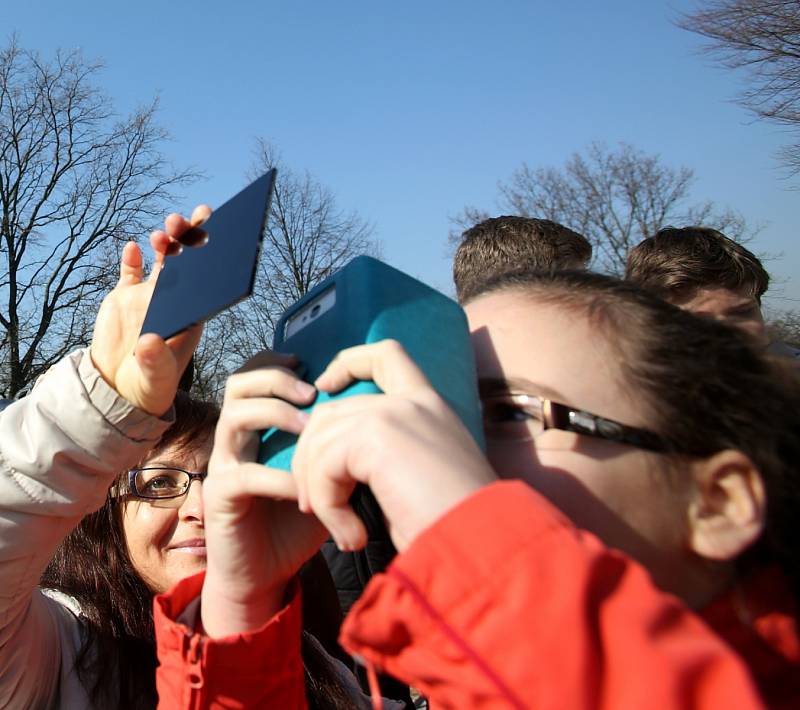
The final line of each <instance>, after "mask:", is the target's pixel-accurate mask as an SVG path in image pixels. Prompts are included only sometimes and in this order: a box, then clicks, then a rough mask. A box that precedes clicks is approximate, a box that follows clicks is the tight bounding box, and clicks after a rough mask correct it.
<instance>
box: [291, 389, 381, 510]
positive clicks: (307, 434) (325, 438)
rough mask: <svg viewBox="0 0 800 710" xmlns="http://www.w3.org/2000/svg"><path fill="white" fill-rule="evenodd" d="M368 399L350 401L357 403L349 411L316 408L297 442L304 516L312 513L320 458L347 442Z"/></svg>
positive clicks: (294, 462)
mask: <svg viewBox="0 0 800 710" xmlns="http://www.w3.org/2000/svg"><path fill="white" fill-rule="evenodd" d="M378 397H380V398H383V399H385V397H384V396H382V395H381V396H374V398H375V399H377V398H378ZM366 399H369V396H368V395H365V396H364V397H351V398H348V400H354V402H353V403H352V404H351V403H350V402H348V404H350V405H351V406H350V407H349V408H348V409H345V408H343V407H339V406H335V405H339V404H344V402H326V403H325V404H322V405H318V406H316V407H314V410H313V411H312V413H311V417H310V418H309V421H308V423H307V424H306V426H305V427H304V429H303V433H302V434H301V435H300V438H299V439H298V441H297V446H296V448H295V452H294V456H293V457H292V472H293V473H294V474H295V476H296V478H297V489H298V496H297V503H298V507H299V508H300V510H301V511H303V512H304V513H308V512H310V510H311V507H310V497H309V488H310V486H311V482H310V476H311V475H312V474H313V472H314V470H315V467H316V466H317V464H318V462H319V461H320V458H321V457H327V456H328V454H327V451H328V450H329V449H331V450H332V449H333V447H334V446H335V445H336V444H337V443H339V442H340V441H344V440H345V437H346V436H347V435H348V434H349V432H350V431H351V430H352V429H353V427H354V425H353V423H352V422H353V421H354V420H353V416H351V415H357V414H360V413H361V411H363V409H365V408H366V403H363V400H366ZM359 404H362V406H361V407H359ZM356 421H363V420H356ZM356 428H357V427H356ZM353 485H355V484H353Z"/></svg>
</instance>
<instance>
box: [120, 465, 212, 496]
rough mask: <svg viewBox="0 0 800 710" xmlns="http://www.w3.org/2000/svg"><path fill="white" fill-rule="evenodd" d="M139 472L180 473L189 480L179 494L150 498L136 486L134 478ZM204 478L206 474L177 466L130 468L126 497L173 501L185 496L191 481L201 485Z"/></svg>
mask: <svg viewBox="0 0 800 710" xmlns="http://www.w3.org/2000/svg"><path fill="white" fill-rule="evenodd" d="M140 471H180V472H181V473H184V474H186V475H187V476H188V477H189V478H188V480H187V481H186V484H185V485H184V486H183V490H182V491H181V492H180V493H173V494H170V495H166V496H165V495H160V496H152V495H146V494H144V493H141V492H140V491H139V489H138V488H137V486H136V476H137V475H138V474H139V472H140ZM206 476H208V473H196V472H194V471H186V470H185V469H182V468H178V467H177V466H142V467H141V468H132V469H131V470H130V471H128V490H127V491H126V492H127V493H128V495H131V496H133V497H134V498H139V499H141V500H146V501H159V500H173V499H175V498H181V497H183V496H185V495H186V494H187V493H188V492H189V488H190V486H191V485H192V481H200V482H201V483H202V482H203V481H204V480H205V478H206Z"/></svg>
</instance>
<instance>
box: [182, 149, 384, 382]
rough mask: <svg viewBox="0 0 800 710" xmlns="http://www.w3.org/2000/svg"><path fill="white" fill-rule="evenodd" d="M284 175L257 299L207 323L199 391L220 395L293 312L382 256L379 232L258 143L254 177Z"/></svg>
mask: <svg viewBox="0 0 800 710" xmlns="http://www.w3.org/2000/svg"><path fill="white" fill-rule="evenodd" d="M272 167H275V168H277V169H278V177H277V181H276V185H275V191H274V194H273V197H272V208H271V212H270V216H269V219H268V220H267V225H266V228H265V230H264V241H263V244H262V252H261V257H260V260H259V265H258V271H257V275H256V285H255V290H254V292H253V295H252V296H251V297H250V298H249V299H248V300H247V301H245V302H244V303H242V304H240V305H239V306H237V307H236V308H234V309H232V310H230V311H228V312H226V313H223V314H221V315H220V316H218V317H217V318H216V319H214V321H212V322H211V323H209V324H208V326H207V329H206V335H205V336H204V339H203V341H202V342H201V345H200V348H199V349H198V356H197V358H196V362H195V367H196V372H197V380H198V382H197V386H196V387H195V391H198V392H199V391H200V389H203V391H204V393H206V394H210V395H212V396H217V397H218V396H219V395H220V393H221V390H222V386H223V383H224V377H225V375H226V374H227V373H228V372H230V370H231V369H233V368H235V367H238V366H239V365H240V364H241V363H242V361H243V360H244V359H246V358H247V357H250V356H251V355H253V354H255V353H257V352H258V351H260V350H264V349H266V348H270V347H272V341H273V335H274V332H275V326H276V324H277V322H278V319H279V318H280V316H281V314H282V313H283V311H284V310H286V308H288V307H289V306H290V305H291V304H292V303H294V302H295V301H297V300H298V299H299V298H301V297H302V296H304V295H305V294H306V293H307V292H308V291H309V290H311V289H312V288H313V287H314V286H315V285H316V284H318V283H320V282H321V281H323V280H324V279H326V278H327V277H328V276H330V275H331V274H332V273H334V272H335V271H337V270H338V269H340V268H341V267H342V266H344V265H345V264H346V263H347V262H348V261H350V259H352V258H353V257H355V256H358V255H360V254H371V255H373V256H376V255H378V254H379V251H380V250H379V246H378V244H377V242H376V241H375V239H374V238H373V228H372V226H371V225H370V224H369V223H367V222H366V221H364V219H362V218H361V217H360V216H359V215H358V213H357V212H355V211H346V210H343V209H342V208H340V207H339V206H338V204H337V201H336V198H335V196H334V194H333V192H332V191H331V190H330V189H329V188H327V187H326V186H324V185H322V184H321V183H320V182H319V181H318V180H317V179H316V178H314V177H313V176H312V175H311V174H310V173H309V172H308V171H305V172H302V173H298V172H295V171H293V170H292V169H291V168H290V167H289V166H288V165H286V163H284V161H283V160H282V159H281V156H280V155H279V154H278V152H277V151H276V150H275V148H274V147H273V146H272V145H271V144H270V143H269V142H267V141H265V140H262V139H259V140H258V142H257V147H256V158H255V161H254V166H253V169H252V171H251V177H254V176H255V175H258V174H261V173H262V172H264V171H266V170H268V169H269V168H272Z"/></svg>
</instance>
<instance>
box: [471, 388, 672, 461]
mask: <svg viewBox="0 0 800 710" xmlns="http://www.w3.org/2000/svg"><path fill="white" fill-rule="evenodd" d="M482 405H483V428H484V432H485V433H486V437H487V438H488V439H493V440H498V441H532V440H533V439H535V438H536V437H538V436H539V435H540V434H543V433H544V432H545V431H547V430H548V429H560V430H561V431H571V432H574V433H576V434H583V435H585V436H593V437H596V438H598V439H607V440H608V441H616V442H618V443H620V444H629V445H630V446H635V447H636V448H639V449H646V450H648V451H656V452H659V453H665V452H668V451H674V446H673V445H672V444H671V443H670V442H669V441H667V439H665V438H664V437H662V436H659V435H658V434H656V433H654V432H652V431H648V430H647V429H639V428H638V427H632V426H628V425H627V424H621V423H620V422H616V421H614V420H613V419H606V418H605V417H601V416H598V415H597V414H592V413H591V412H587V411H585V410H583V409H575V408H574V407H570V406H568V405H566V404H559V403H558V402H553V401H552V400H550V399H545V398H544V397H538V396H536V395H530V394H511V393H503V394H498V395H491V396H485V397H483V398H482Z"/></svg>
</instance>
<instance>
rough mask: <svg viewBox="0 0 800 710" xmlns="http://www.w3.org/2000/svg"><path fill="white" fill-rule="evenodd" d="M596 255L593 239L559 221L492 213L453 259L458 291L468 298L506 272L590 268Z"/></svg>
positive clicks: (465, 235)
mask: <svg viewBox="0 0 800 710" xmlns="http://www.w3.org/2000/svg"><path fill="white" fill-rule="evenodd" d="M591 258H592V246H591V244H589V242H588V241H587V239H586V238H585V237H583V236H582V235H580V234H578V233H577V232H573V231H572V230H571V229H567V227H564V226H563V225H560V224H558V223H557V222H551V221H550V220H549V219H534V218H532V217H515V216H508V215H506V216H502V217H492V218H491V219H486V220H484V221H483V222H479V223H478V224H476V225H475V226H474V227H471V228H470V229H468V230H466V231H465V232H464V233H463V234H462V235H461V243H460V244H459V246H458V249H457V250H456V253H455V256H454V258H453V281H455V285H456V295H457V297H458V300H459V301H460V302H461V303H463V302H465V301H467V300H469V298H470V297H471V296H472V295H474V294H475V293H476V292H478V291H480V290H481V288H482V286H483V284H485V283H486V281H488V280H489V279H491V278H493V277H495V276H498V275H500V274H502V273H506V272H509V271H529V270H530V271H551V270H558V269H578V268H581V267H583V268H585V267H586V265H587V264H588V263H589V260H590V259H591Z"/></svg>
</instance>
